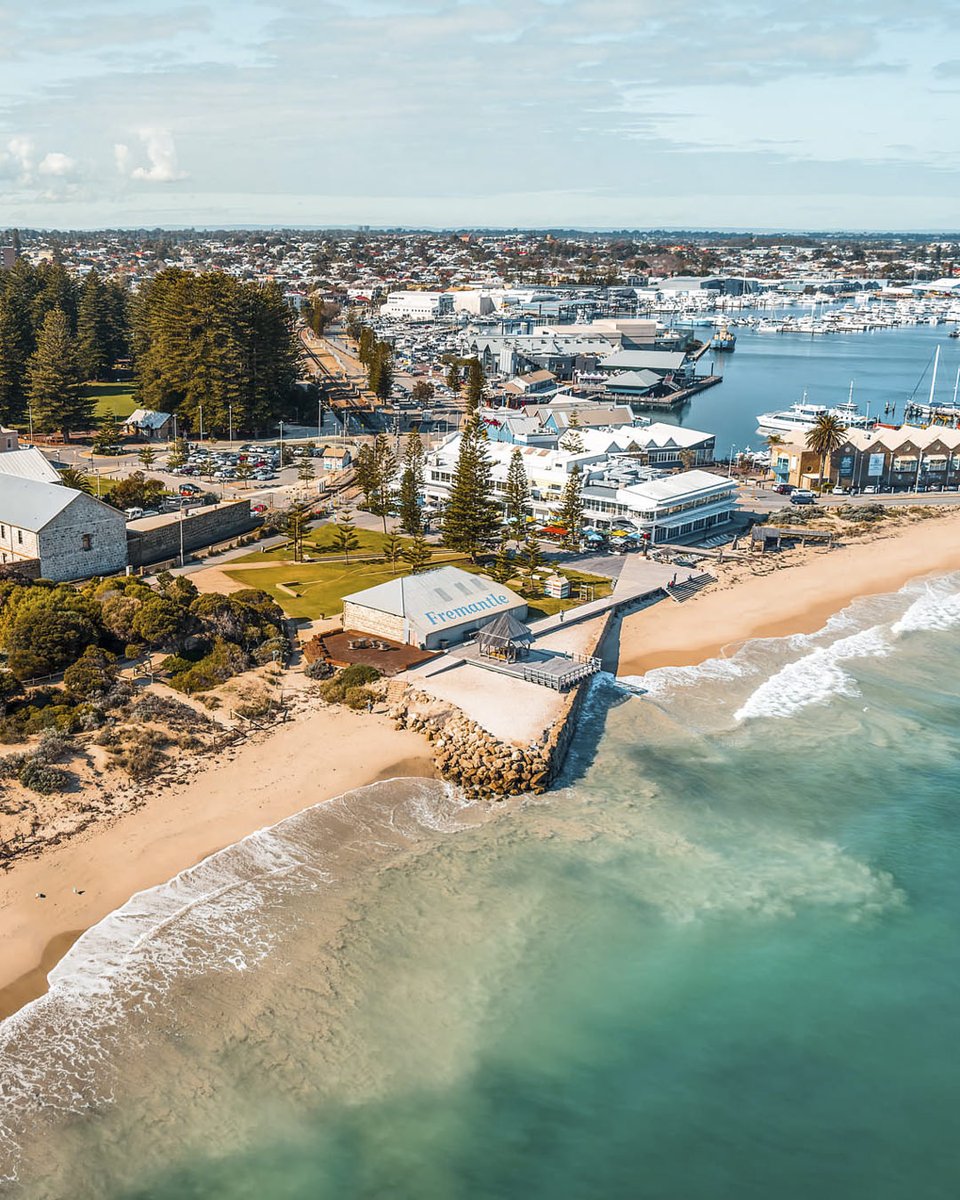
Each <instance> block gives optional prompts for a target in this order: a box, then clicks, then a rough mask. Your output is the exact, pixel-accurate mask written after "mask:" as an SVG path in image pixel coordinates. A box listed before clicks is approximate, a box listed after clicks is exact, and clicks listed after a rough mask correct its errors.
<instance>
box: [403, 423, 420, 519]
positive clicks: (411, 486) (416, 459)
mask: <svg viewBox="0 0 960 1200" xmlns="http://www.w3.org/2000/svg"><path fill="white" fill-rule="evenodd" d="M422 488H423V441H422V440H421V438H420V434H419V433H417V432H416V430H414V432H413V433H411V434H408V435H407V441H406V445H405V446H404V451H403V474H402V475H401V477H400V528H401V529H402V530H403V532H404V533H408V534H409V535H410V536H411V537H415V536H416V535H417V534H418V533H422V532H423V513H422V512H421V510H420V492H421V490H422Z"/></svg>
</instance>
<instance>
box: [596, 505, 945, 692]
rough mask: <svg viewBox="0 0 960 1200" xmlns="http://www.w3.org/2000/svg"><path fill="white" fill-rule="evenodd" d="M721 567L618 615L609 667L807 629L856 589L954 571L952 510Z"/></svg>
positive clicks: (684, 661) (639, 670)
mask: <svg viewBox="0 0 960 1200" xmlns="http://www.w3.org/2000/svg"><path fill="white" fill-rule="evenodd" d="M725 566H726V567H727V570H725V571H723V572H722V573H721V574H720V575H719V577H718V582H717V583H716V584H713V585H711V586H710V587H709V588H708V589H707V590H706V591H704V592H702V593H701V594H699V595H697V596H695V597H694V598H693V599H692V600H690V601H688V602H687V603H685V604H667V603H660V604H655V605H652V606H651V607H649V608H645V609H642V610H641V611H639V612H636V613H632V614H628V615H627V616H625V617H624V618H623V619H622V621H621V623H620V629H619V647H618V656H617V674H618V675H620V676H636V675H643V674H645V673H646V672H647V671H652V670H656V669H658V668H661V667H692V666H699V665H700V664H701V663H703V662H706V661H707V659H710V658H725V657H729V656H730V655H731V654H733V653H735V652H736V650H738V649H739V648H740V647H741V646H742V645H743V644H744V643H745V642H749V641H753V640H755V639H758V638H780V637H789V636H790V635H792V634H804V633H815V632H816V631H817V630H818V629H822V628H823V626H824V625H825V624H826V623H827V621H828V620H829V619H830V617H832V616H833V615H834V614H836V613H838V612H840V611H841V610H842V609H844V608H846V607H847V606H848V605H850V604H852V603H853V601H854V600H857V599H859V598H861V597H865V596H877V595H882V594H885V593H889V592H896V591H899V590H900V588H902V587H903V586H904V585H905V584H907V583H909V582H910V580H912V579H919V578H922V577H923V576H924V575H933V574H947V573H949V572H951V571H960V512H956V513H954V512H951V513H949V514H945V515H941V516H938V517H936V518H929V519H927V520H923V521H913V522H910V523H908V524H906V525H900V526H897V527H896V529H892V530H881V531H878V532H877V533H876V534H873V535H869V536H868V537H866V538H863V539H861V540H858V541H852V542H850V543H848V544H847V545H844V546H841V547H838V548H835V549H831V550H826V549H823V548H813V547H808V548H806V549H805V550H804V549H795V550H788V551H782V552H780V554H777V555H773V554H767V555H765V556H760V555H755V556H753V557H752V558H751V559H749V560H746V561H744V560H739V561H736V562H731V563H728V564H725ZM651 645H656V647H657V648H656V649H655V650H652V649H650V648H649V647H650V646H651Z"/></svg>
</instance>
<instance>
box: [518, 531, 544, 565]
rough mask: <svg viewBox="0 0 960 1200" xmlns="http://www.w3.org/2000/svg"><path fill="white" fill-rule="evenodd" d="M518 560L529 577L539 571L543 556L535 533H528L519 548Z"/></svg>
mask: <svg viewBox="0 0 960 1200" xmlns="http://www.w3.org/2000/svg"><path fill="white" fill-rule="evenodd" d="M520 559H521V561H522V563H523V565H524V567H525V568H526V570H527V571H528V572H529V573H530V574H531V575H532V574H533V572H534V571H538V570H539V569H540V566H541V564H542V563H543V554H542V552H541V550H540V543H539V541H537V536H536V534H535V533H533V532H529V533H528V534H527V536H526V538H525V539H524V542H523V545H522V546H521V547H520Z"/></svg>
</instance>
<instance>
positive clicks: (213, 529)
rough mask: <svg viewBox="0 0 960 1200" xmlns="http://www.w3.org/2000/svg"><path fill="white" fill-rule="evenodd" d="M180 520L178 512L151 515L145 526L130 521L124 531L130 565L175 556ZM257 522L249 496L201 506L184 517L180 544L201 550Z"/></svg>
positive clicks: (257, 523)
mask: <svg viewBox="0 0 960 1200" xmlns="http://www.w3.org/2000/svg"><path fill="white" fill-rule="evenodd" d="M180 523H181V521H180V516H179V515H178V514H177V513H171V514H170V517H169V519H168V520H164V521H162V522H161V521H158V519H157V518H156V517H154V518H150V523H149V525H146V527H144V526H145V522H132V523H131V525H132V527H131V528H128V529H127V535H126V536H127V543H128V547H129V555H130V565H131V566H134V567H140V566H147V565H148V564H150V563H155V562H161V561H162V560H163V559H168V558H169V559H172V558H177V557H178V556H179V554H180ZM259 524H260V519H259V517H254V516H252V515H251V513H250V501H249V500H237V501H236V502H235V503H229V504H218V505H216V506H215V507H211V508H204V509H201V510H199V511H197V512H193V513H191V514H190V515H189V516H186V517H184V518H183V548H184V550H185V551H190V550H200V549H202V548H203V547H205V546H212V545H214V544H215V543H216V542H225V541H228V540H229V539H230V538H232V537H239V536H240V535H241V534H243V533H249V532H250V530H252V529H255V528H256V527H257V526H258V525H259ZM138 526H139V528H138Z"/></svg>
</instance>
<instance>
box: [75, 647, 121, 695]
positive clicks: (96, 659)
mask: <svg viewBox="0 0 960 1200" xmlns="http://www.w3.org/2000/svg"><path fill="white" fill-rule="evenodd" d="M114 661H115V660H114V656H113V655H112V654H109V653H108V652H107V651H106V650H101V649H100V647H99V646H88V647H87V648H86V650H84V652H83V654H81V655H80V657H79V658H78V659H77V661H76V662H75V663H73V664H72V666H69V667H67V669H66V670H65V671H64V673H63V686H64V688H66V691H67V695H68V696H70V698H71V699H73V700H84V699H89V698H90V697H92V696H102V695H104V694H105V693H106V692H109V691H110V689H111V688H112V687H113V685H114V683H116V680H117V670H116V667H115V666H114Z"/></svg>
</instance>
